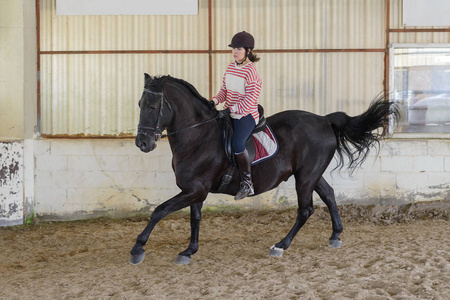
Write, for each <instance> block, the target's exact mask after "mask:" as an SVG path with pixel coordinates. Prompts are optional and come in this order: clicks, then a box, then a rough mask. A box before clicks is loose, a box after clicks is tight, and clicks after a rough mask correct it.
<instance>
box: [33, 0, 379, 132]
mask: <svg viewBox="0 0 450 300" xmlns="http://www.w3.org/2000/svg"><path fill="white" fill-rule="evenodd" d="M40 1H41V2H40V7H41V18H40V20H41V23H40V26H41V44H40V45H41V51H78V50H86V51H99V50H102V51H108V50H202V51H205V52H206V51H207V50H208V36H209V35H208V1H207V0H200V3H199V15H198V16H56V14H55V7H54V0H40ZM384 5H385V0H372V1H366V0H302V1H296V0H282V1H279V0H267V1H260V0H239V1H238V0H233V1H212V50H213V51H214V50H229V48H228V47H227V45H228V44H229V42H230V40H231V37H232V36H233V34H234V33H236V32H238V31H241V30H247V31H249V32H251V33H252V34H254V36H255V38H256V49H255V50H256V51H257V50H258V49H266V50H267V49H349V48H355V49H372V48H376V49H383V48H384V47H385V45H384V44H385V40H384V30H385V29H384V25H385V24H384V22H385V18H384V12H385V8H384ZM50 53H51V52H50ZM260 56H261V58H262V59H261V62H259V63H257V68H258V70H259V72H260V74H261V77H262V78H263V82H264V86H263V92H262V96H261V103H262V104H263V105H264V106H265V108H266V111H267V113H268V114H273V113H276V112H279V111H282V110H286V109H303V110H307V111H311V112H314V113H318V114H326V113H329V112H332V111H336V110H343V111H346V112H348V113H349V114H359V113H361V112H362V111H363V110H364V109H365V108H366V107H367V104H368V103H369V102H370V100H371V99H372V98H373V97H374V96H376V95H377V94H378V93H379V92H381V90H382V89H383V67H384V62H383V58H384V53H383V52H344V53H260ZM211 58H212V60H211V61H212V69H213V71H212V75H211V77H212V78H211V80H212V87H213V88H212V91H211V93H212V95H215V93H216V92H217V91H218V89H219V87H220V83H221V80H222V76H223V72H224V71H225V68H226V65H227V64H228V63H229V61H230V59H231V54H217V53H212V54H211ZM208 61H209V55H208V54H207V53H205V54H188V53H186V54H71V53H67V54H64V53H63V54H45V55H41V86H42V88H41V97H42V98H41V109H42V114H41V118H42V120H41V123H42V128H41V132H42V133H43V134H44V135H77V134H80V135H92V136H98V135H112V136H115V135H121V134H122V135H128V134H134V133H135V127H136V124H137V118H138V116H137V113H138V112H137V107H136V102H137V100H138V98H139V97H140V93H141V89H142V84H143V77H142V76H143V73H144V72H147V73H149V74H151V75H158V74H161V75H163V74H171V75H173V76H175V77H179V78H182V79H184V80H186V81H188V82H190V83H192V84H193V85H194V86H195V87H196V88H197V89H198V90H199V91H200V93H201V94H202V95H204V96H206V97H207V96H208V95H209V90H208V85H209V80H210V79H209V70H208Z"/></svg>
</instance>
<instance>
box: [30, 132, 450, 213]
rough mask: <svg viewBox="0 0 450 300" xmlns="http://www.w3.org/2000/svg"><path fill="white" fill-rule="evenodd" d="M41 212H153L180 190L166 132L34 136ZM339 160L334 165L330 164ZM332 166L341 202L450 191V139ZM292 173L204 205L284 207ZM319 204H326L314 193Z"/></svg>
mask: <svg viewBox="0 0 450 300" xmlns="http://www.w3.org/2000/svg"><path fill="white" fill-rule="evenodd" d="M34 149H35V151H34V157H35V164H36V173H35V177H36V182H35V184H36V189H35V197H36V198H35V199H36V203H35V208H34V209H35V212H36V214H37V216H38V217H40V218H45V219H60V218H63V219H79V218H87V217H92V216H103V215H108V216H115V217H118V216H129V215H134V214H139V213H144V214H149V213H150V211H152V210H153V209H154V208H155V207H156V206H157V205H159V204H161V203H162V202H164V201H165V200H168V199H169V198H171V197H173V196H174V195H176V194H177V193H179V191H180V190H179V189H178V187H177V186H176V184H175V176H174V174H173V171H172V169H171V152H170V147H169V144H168V141H167V140H162V141H160V142H159V144H158V147H157V148H156V149H155V150H154V151H152V152H150V153H148V154H144V153H142V152H141V151H140V150H139V149H138V148H136V146H135V145H134V140H132V139H126V140H82V139H73V140H64V139H54V140H36V141H35V142H34ZM333 167H334V166H330V168H329V169H330V170H331V169H332V168H333ZM341 175H342V176H340V175H339V174H338V173H333V174H332V175H330V172H329V171H327V172H326V174H325V178H326V179H327V181H328V182H329V183H330V184H331V185H332V186H333V188H334V189H335V194H336V200H337V202H338V204H405V203H411V202H417V201H430V200H442V199H450V180H449V179H450V141H449V140H401V139H392V140H387V141H386V142H383V143H382V148H381V151H380V153H379V156H375V153H374V152H373V153H372V155H371V156H369V158H368V159H367V161H366V162H365V163H364V164H363V168H362V169H360V170H358V171H357V172H356V173H355V174H354V178H353V179H350V178H349V177H348V176H347V175H346V174H345V171H344V172H343V173H342V174H341ZM296 201H297V200H296V195H295V189H294V179H293V178H291V179H290V180H289V181H288V182H286V183H282V184H281V185H280V187H279V188H278V189H275V190H273V191H270V192H267V193H265V194H263V195H260V196H256V197H251V198H247V199H244V200H242V201H239V202H235V201H234V200H233V197H231V196H227V195H212V194H210V195H209V196H208V198H207V200H206V202H205V207H210V208H214V207H218V206H236V205H238V206H239V207H241V208H243V207H253V208H271V209H274V208H282V207H287V206H293V205H296ZM315 201H316V203H317V204H323V203H321V201H320V200H319V199H318V198H317V197H316V199H315Z"/></svg>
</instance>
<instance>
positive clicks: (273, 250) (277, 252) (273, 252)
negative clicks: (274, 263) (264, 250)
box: [269, 245, 284, 257]
mask: <svg viewBox="0 0 450 300" xmlns="http://www.w3.org/2000/svg"><path fill="white" fill-rule="evenodd" d="M283 252H284V249H283V248H277V247H275V245H273V246H272V247H270V251H269V255H270V256H274V257H282V256H283Z"/></svg>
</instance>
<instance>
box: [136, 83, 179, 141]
mask: <svg viewBox="0 0 450 300" xmlns="http://www.w3.org/2000/svg"><path fill="white" fill-rule="evenodd" d="M144 93H149V94H153V95H158V96H159V98H160V105H159V114H158V117H157V118H156V126H155V127H150V126H142V125H140V124H139V125H138V127H137V134H138V135H139V134H142V135H144V136H148V137H149V138H151V139H152V140H154V141H155V142H157V141H159V140H160V139H161V137H162V132H163V130H162V129H161V127H160V126H161V119H162V117H163V112H164V103H166V105H167V108H168V109H169V110H170V111H171V112H172V107H170V104H169V102H167V100H166V98H165V97H164V93H163V92H153V91H151V90H149V89H144ZM147 130H153V136H152V135H151V134H149V133H148V132H147Z"/></svg>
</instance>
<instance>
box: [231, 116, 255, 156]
mask: <svg viewBox="0 0 450 300" xmlns="http://www.w3.org/2000/svg"><path fill="white" fill-rule="evenodd" d="M255 126H256V124H255V119H253V116H252V115H251V114H248V115H246V116H245V117H242V118H240V119H233V128H234V135H233V150H234V153H235V154H239V153H242V152H244V151H245V142H246V141H247V139H248V137H249V136H250V134H252V131H253V129H254V128H255Z"/></svg>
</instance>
